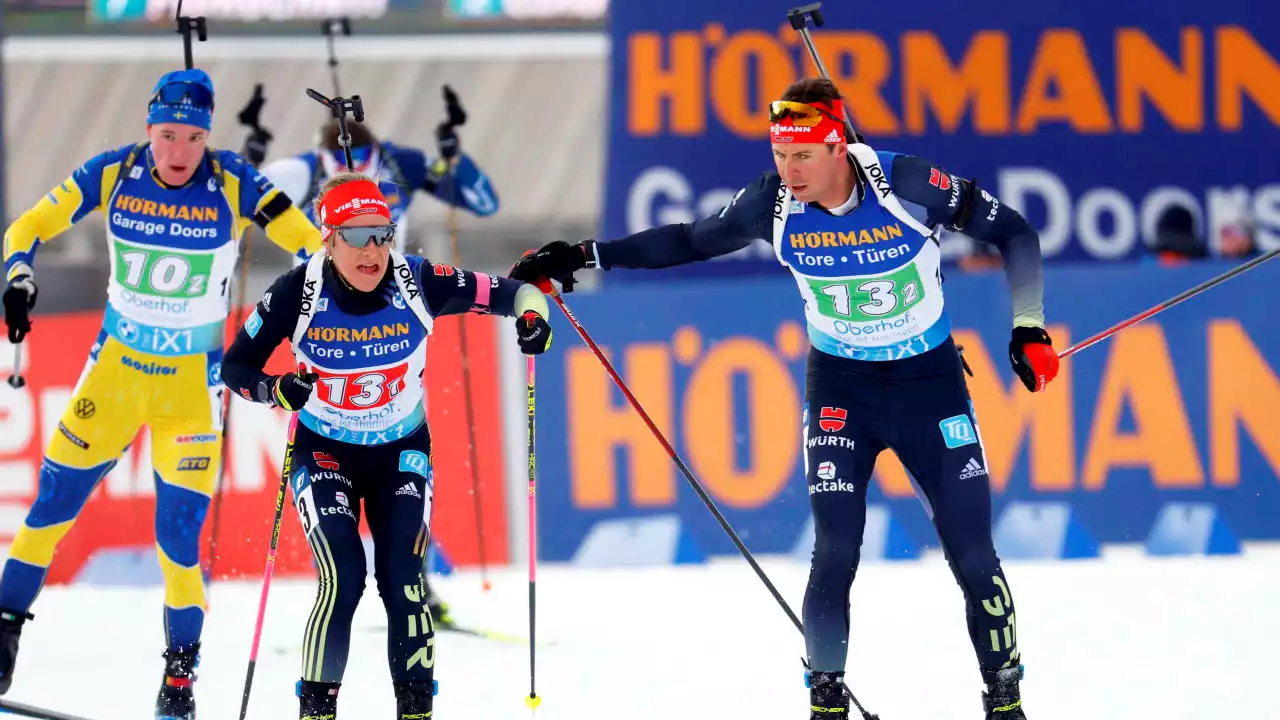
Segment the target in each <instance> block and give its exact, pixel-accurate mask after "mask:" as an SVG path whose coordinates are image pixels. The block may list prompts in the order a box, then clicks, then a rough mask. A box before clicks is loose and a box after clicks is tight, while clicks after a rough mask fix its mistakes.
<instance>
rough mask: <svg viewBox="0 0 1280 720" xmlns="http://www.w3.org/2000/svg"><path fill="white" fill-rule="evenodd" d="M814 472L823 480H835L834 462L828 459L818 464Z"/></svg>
mask: <svg viewBox="0 0 1280 720" xmlns="http://www.w3.org/2000/svg"><path fill="white" fill-rule="evenodd" d="M816 474H817V476H818V477H819V478H821V479H823V480H835V479H836V464H835V463H833V462H831V461H830V460H828V461H826V462H824V463H822V464H821V465H818V472H817V473H816Z"/></svg>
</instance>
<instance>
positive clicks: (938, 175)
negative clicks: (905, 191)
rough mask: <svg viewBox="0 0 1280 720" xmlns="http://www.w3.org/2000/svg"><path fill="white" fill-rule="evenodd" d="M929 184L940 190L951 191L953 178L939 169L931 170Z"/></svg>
mask: <svg viewBox="0 0 1280 720" xmlns="http://www.w3.org/2000/svg"><path fill="white" fill-rule="evenodd" d="M929 184H930V185H932V186H934V187H936V188H938V189H939V190H950V189H951V176H950V175H948V174H947V173H944V172H942V171H941V170H939V169H938V168H929Z"/></svg>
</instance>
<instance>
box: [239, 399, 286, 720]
mask: <svg viewBox="0 0 1280 720" xmlns="http://www.w3.org/2000/svg"><path fill="white" fill-rule="evenodd" d="M297 430H298V414H297V413H293V415H292V416H290V418H289V444H288V445H286V446H285V449H284V463H283V464H282V465H281V468H280V491H279V492H278V493H276V518H275V524H274V525H273V527H272V528H271V549H270V550H268V551H267V569H266V571H265V572H263V575H262V594H261V595H260V596H259V598H258V621H257V623H256V624H255V625H254V628H253V646H252V647H251V648H250V649H249V669H248V670H247V671H246V672H245V676H244V695H243V696H242V697H241V698H240V720H244V719H245V716H246V715H247V714H248V712H249V690H250V689H251V688H252V687H253V670H254V668H256V667H257V666H258V643H259V642H260V641H261V640H262V624H263V620H265V619H266V615H267V592H268V591H270V590H271V573H272V572H274V571H275V569H276V548H277V547H279V545H280V521H281V520H283V519H284V496H285V493H286V492H288V490H289V474H290V472H292V470H293V468H292V465H293V438H294V434H295V433H296V432H297Z"/></svg>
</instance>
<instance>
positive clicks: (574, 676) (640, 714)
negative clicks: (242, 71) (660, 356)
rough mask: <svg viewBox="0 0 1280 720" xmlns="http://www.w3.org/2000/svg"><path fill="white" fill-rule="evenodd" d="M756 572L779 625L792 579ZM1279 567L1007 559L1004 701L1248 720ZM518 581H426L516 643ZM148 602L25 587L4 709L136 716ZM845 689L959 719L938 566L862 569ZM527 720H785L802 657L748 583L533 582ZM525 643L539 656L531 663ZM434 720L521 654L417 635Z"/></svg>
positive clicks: (285, 623)
mask: <svg viewBox="0 0 1280 720" xmlns="http://www.w3.org/2000/svg"><path fill="white" fill-rule="evenodd" d="M762 566H763V567H764V569H765V570H766V571H767V572H768V573H769V575H770V577H771V578H772V579H773V581H774V582H775V584H777V585H778V587H779V589H780V590H781V591H782V592H783V593H784V595H785V596H786V598H787V601H788V602H790V603H792V606H793V607H794V608H795V609H796V610H797V612H799V610H800V608H801V602H802V599H803V596H804V587H805V579H806V575H807V568H806V567H804V566H802V565H800V564H797V563H794V562H790V561H785V560H768V559H766V560H763V561H762ZM1277 567H1280V549H1275V548H1270V547H1264V548H1261V549H1255V548H1254V547H1249V548H1247V549H1246V554H1245V555H1244V556H1242V557H1220V558H1212V559H1200V558H1168V559H1151V558H1143V557H1140V556H1137V555H1130V554H1128V553H1115V554H1109V555H1108V557H1107V558H1105V559H1103V560H1098V561H1094V560H1086V561H1072V562H1055V563H1024V562H1008V563H1006V564H1005V571H1006V574H1007V575H1008V577H1009V581H1010V583H1011V586H1012V591H1013V596H1014V602H1015V603H1016V608H1017V618H1018V641H1019V644H1020V646H1021V649H1022V652H1023V655H1024V661H1025V663H1026V667H1027V675H1026V679H1025V680H1024V682H1023V697H1024V702H1025V704H1026V708H1027V713H1028V715H1029V716H1030V717H1031V718H1033V720H1059V719H1060V720H1078V719H1079V718H1082V717H1096V718H1103V719H1108V720H1109V719H1111V718H1115V719H1117V720H1119V719H1121V718H1130V717H1152V718H1157V717H1158V718H1162V720H1177V719H1182V718H1185V719H1187V720H1191V719H1193V718H1194V719H1197V720H1199V719H1202V718H1208V717H1242V718H1243V717H1247V718H1262V717H1269V716H1270V715H1271V714H1272V708H1273V698H1272V696H1271V692H1270V689H1269V688H1270V687H1271V684H1272V682H1273V680H1272V675H1273V674H1274V673H1273V668H1274V667H1275V664H1274V657H1275V647H1276V644H1277V643H1278V642H1280V614H1278V613H1276V612H1275V608H1276V607H1280V573H1277V572H1275V569H1276V568H1277ZM525 572H526V571H525V569H524V568H523V567H522V566H516V567H513V568H511V569H510V570H506V571H497V572H493V573H492V577H493V581H494V588H493V590H491V591H490V592H487V593H486V592H482V591H481V588H480V580H479V578H478V576H476V575H475V574H472V573H468V572H461V571H460V572H456V573H455V574H453V575H451V576H449V577H443V578H433V579H432V583H433V585H435V586H437V589H438V591H439V592H440V594H441V596H442V597H444V599H445V600H446V601H447V602H449V604H450V605H451V607H452V611H453V614H454V616H455V618H456V619H457V620H458V622H460V623H464V624H467V625H469V626H473V627H484V628H491V629H495V630H498V629H501V630H502V631H504V632H510V633H512V634H513V635H520V636H523V635H525V634H526V633H527V632H528V606H527V600H528V592H527V588H528V586H527V583H526V578H525ZM258 590H259V585H258V581H257V580H249V581H245V582H237V583H218V584H216V585H214V586H213V587H212V589H211V593H210V602H211V605H210V610H209V615H208V617H207V618H206V623H205V635H204V648H203V653H202V658H201V663H200V667H199V670H198V672H199V680H198V681H197V683H196V697H197V700H198V703H199V713H200V716H201V717H205V718H221V717H232V718H234V717H236V716H237V714H238V712H239V706H240V695H241V691H242V689H243V683H244V672H245V663H246V661H247V659H248V656H249V644H250V642H251V640H252V635H253V618H254V614H255V611H256V604H257V597H258ZM314 593H315V586H314V583H312V582H308V581H296V580H277V581H276V582H274V583H273V584H272V587H271V599H270V604H269V607H268V608H267V620H266V627H265V629H264V637H263V643H264V649H270V648H275V647H286V648H288V647H293V646H295V645H297V644H298V643H300V642H301V638H302V632H303V627H304V625H305V623H306V620H307V615H308V613H309V612H310V610H311V603H312V599H313V597H314ZM162 597H163V591H162V589H161V588H159V587H155V588H139V589H121V588H95V587H85V586H73V587H67V586H56V587H50V588H47V589H45V591H44V592H43V593H42V594H41V596H40V598H39V600H38V601H37V603H36V605H35V607H34V608H33V612H34V614H35V615H36V619H35V620H34V621H32V622H30V623H28V624H27V625H26V627H25V628H24V631H23V636H22V652H21V654H20V656H19V660H18V667H17V670H16V672H15V673H14V684H13V688H12V689H11V690H10V691H9V693H8V694H7V695H6V696H5V697H6V699H9V700H13V701H16V702H21V703H27V704H31V705H36V706H41V707H48V708H49V709H53V710H58V711H61V712H65V713H71V714H77V715H84V716H86V717H89V718H93V720H137V719H138V718H150V717H151V716H152V713H153V702H154V699H155V694H156V690H157V689H158V687H159V682H160V672H161V659H160V652H161V650H162V645H163V637H164V636H163V628H162V623H161V611H160V604H161V600H162ZM852 612H853V615H852V616H853V634H852V638H851V647H852V650H851V652H850V660H849V673H848V678H847V679H848V682H849V684H850V686H851V687H852V688H853V690H854V692H855V693H857V695H858V698H859V699H860V700H861V701H862V703H863V705H865V706H866V707H867V709H868V710H870V711H871V712H874V713H878V714H879V715H880V716H881V718H882V720H919V719H921V718H927V719H928V720H950V719H952V718H954V719H955V720H980V718H981V716H982V712H981V700H980V692H981V686H980V682H979V679H978V673H977V669H976V667H975V661H974V656H973V650H972V648H971V646H970V644H969V639H968V636H967V633H966V631H965V624H964V609H963V604H962V601H961V596H960V590H959V588H958V587H957V586H956V584H955V581H954V580H953V579H952V578H951V574H950V572H949V571H948V569H947V566H946V564H945V563H944V562H942V560H941V558H939V557H936V556H934V555H930V556H929V557H927V558H926V559H924V560H922V561H918V562H905V563H889V564H886V563H877V564H866V565H864V566H863V567H862V568H861V569H860V570H859V571H858V580H857V582H856V583H855V585H854V595H853V611H852ZM385 622H386V619H385V615H384V613H383V611H382V606H381V603H380V601H379V598H378V594H377V590H376V588H375V587H374V586H373V584H372V583H370V585H369V586H368V587H367V588H366V590H365V594H364V597H363V599H362V602H361V605H360V609H359V611H358V612H357V615H356V619H355V627H356V628H357V631H356V632H354V633H353V635H352V641H351V654H350V657H349V660H348V663H347V671H346V678H345V680H344V683H343V687H342V691H341V694H340V695H339V717H342V718H348V719H349V720H355V719H356V718H370V719H371V720H378V719H379V718H389V717H392V716H393V712H394V702H393V700H392V696H391V684H390V683H391V680H390V675H389V672H388V669H387V664H386V639H385V634H384V633H382V632H375V631H373V628H376V627H381V626H384V625H385ZM537 633H538V635H537V637H538V639H539V641H540V647H538V657H537V662H538V665H537V673H538V680H537V682H538V694H539V695H540V696H541V697H542V698H543V703H542V705H541V707H539V708H538V711H537V714H536V720H588V719H589V718H598V717H600V712H601V710H600V709H601V708H609V711H608V715H609V717H610V720H651V719H652V718H655V717H733V718H744V719H747V718H762V719H767V720H788V719H793V720H803V718H805V717H806V715H807V704H808V703H807V693H806V691H805V689H804V684H803V670H802V668H801V665H800V662H799V656H801V655H803V653H804V644H803V641H802V638H801V636H800V634H799V633H797V632H796V631H795V629H794V628H793V627H791V625H790V623H789V622H788V621H787V619H786V616H785V615H783V613H782V611H781V610H780V609H779V608H778V607H777V605H776V604H775V603H774V601H773V599H772V598H771V597H770V596H769V594H768V592H767V591H766V590H765V588H764V587H763V586H762V585H761V584H760V582H759V580H757V579H756V578H755V576H754V575H753V574H752V573H751V570H750V569H749V568H748V567H747V566H746V565H745V564H744V563H743V562H742V561H741V559H736V558H725V559H716V560H715V561H714V562H713V563H711V564H710V565H707V566H681V567H678V568H666V567H664V568H652V569H619V570H577V569H573V568H567V567H555V566H545V567H542V568H539V578H538V624H537ZM541 641H547V642H554V643H555V644H554V645H550V646H543V645H541ZM299 670H300V655H299V654H297V653H294V652H288V653H284V654H277V653H275V652H270V651H268V652H264V653H261V654H260V655H259V660H258V668H257V671H256V673H255V677H254V686H253V699H252V702H251V703H250V709H249V717H250V718H254V719H257V720H280V719H281V718H291V717H297V699H296V697H295V696H294V683H295V681H296V680H297V679H298V673H299ZM436 679H437V680H438V681H439V683H440V695H439V696H438V697H437V698H436V714H435V717H438V718H440V719H441V720H451V719H453V720H462V719H463V718H466V719H467V720H485V719H486V718H494V719H495V720H498V719H502V720H507V719H508V718H525V717H528V713H529V711H528V709H527V708H526V707H525V706H524V696H525V695H526V694H527V693H528V688H529V653H528V648H527V646H526V645H525V644H523V643H508V642H493V641H488V640H483V639H479V638H470V637H465V636H462V635H458V634H456V633H441V634H439V636H438V638H437V652H436Z"/></svg>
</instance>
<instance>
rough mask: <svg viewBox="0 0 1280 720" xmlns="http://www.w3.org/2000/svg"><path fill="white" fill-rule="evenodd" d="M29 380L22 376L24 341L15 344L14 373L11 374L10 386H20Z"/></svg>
mask: <svg viewBox="0 0 1280 720" xmlns="http://www.w3.org/2000/svg"><path fill="white" fill-rule="evenodd" d="M26 384H27V381H26V379H25V378H23V377H22V343H14V344H13V374H12V375H10V376H9V386H10V387H13V388H20V387H22V386H23V385H26Z"/></svg>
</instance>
